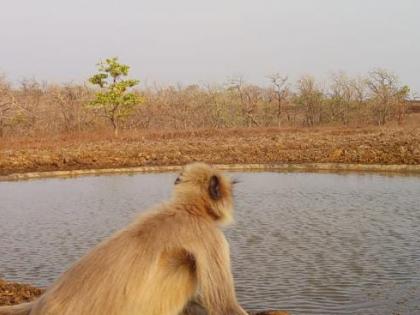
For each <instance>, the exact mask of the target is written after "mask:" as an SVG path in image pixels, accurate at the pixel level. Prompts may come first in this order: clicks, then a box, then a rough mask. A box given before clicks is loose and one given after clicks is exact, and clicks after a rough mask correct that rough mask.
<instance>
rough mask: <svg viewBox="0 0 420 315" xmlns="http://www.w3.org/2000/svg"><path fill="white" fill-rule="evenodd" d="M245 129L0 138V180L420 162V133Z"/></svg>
mask: <svg viewBox="0 0 420 315" xmlns="http://www.w3.org/2000/svg"><path fill="white" fill-rule="evenodd" d="M418 121H420V117H418V118H417V119H416V123H415V124H409V125H405V126H404V127H398V126H394V127H391V126H389V127H369V128H368V127H366V128H331V127H329V128H327V127H324V128H316V129H314V128H305V129H303V128H299V129H278V128H256V129H251V128H246V129H210V130H199V131H173V132H169V131H166V132H152V131H143V132H124V133H122V134H120V136H119V137H118V138H115V137H114V136H113V134H112V133H111V132H109V133H108V134H106V133H104V134H90V133H88V134H77V135H64V136H55V137H45V138H28V137H24V138H13V139H10V140H7V139H5V140H3V142H2V147H1V150H0V154H1V158H0V174H1V175H7V174H10V173H15V172H28V171H55V170H73V169H92V168H93V169H95V168H116V167H131V166H156V165H158V166H160V165H180V164H185V163H187V162H191V161H195V160H200V161H206V162H210V163H217V164H248V163H316V162H318V163H328V162H334V163H361V164H420V128H417V127H416V126H417V125H418V124H417V122H418Z"/></svg>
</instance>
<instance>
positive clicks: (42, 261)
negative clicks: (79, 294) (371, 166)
mask: <svg viewBox="0 0 420 315" xmlns="http://www.w3.org/2000/svg"><path fill="white" fill-rule="evenodd" d="M232 176H233V177H235V178H237V179H238V180H240V183H239V184H238V185H236V191H235V200H236V223H235V224H234V225H233V226H231V227H229V228H227V230H226V234H227V237H228V240H229V242H230V244H231V255H232V265H233V272H234V277H235V283H236V287H237V294H238V298H239V300H240V302H241V303H242V305H243V306H244V307H245V308H247V309H270V308H273V309H287V310H289V311H291V313H292V314H296V315H297V314H420V177H419V176H402V175H395V176H389V175H380V174H330V173H275V172H258V173H232ZM174 179H175V174H168V173H166V174H136V175H112V176H92V177H78V178H69V179H42V180H33V181H18V182H0V277H3V278H5V279H8V280H11V281H23V282H29V283H32V284H34V285H38V286H47V285H49V284H50V283H51V282H52V281H53V280H54V279H55V278H56V277H57V276H58V275H59V274H60V273H61V272H63V271H64V270H65V269H67V268H68V267H69V265H70V264H72V263H73V262H74V261H75V260H77V259H78V258H79V257H81V256H82V255H83V254H84V253H86V251H87V250H88V249H89V248H91V247H93V246H94V245H95V244H97V243H98V242H99V241H100V240H102V239H103V238H105V237H107V236H108V235H110V234H111V233H112V232H113V231H115V230H117V229H120V228H121V227H123V226H125V225H126V224H127V223H128V222H130V221H131V220H132V219H133V218H134V217H135V216H136V215H137V214H138V213H141V212H142V211H143V210H144V209H146V208H147V207H149V206H151V205H153V204H154V203H156V202H159V201H161V200H163V199H166V198H168V196H169V194H170V190H171V187H172V184H173V182H174Z"/></svg>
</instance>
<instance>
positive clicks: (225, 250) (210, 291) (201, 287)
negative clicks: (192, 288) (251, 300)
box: [196, 232, 247, 315]
mask: <svg viewBox="0 0 420 315" xmlns="http://www.w3.org/2000/svg"><path fill="white" fill-rule="evenodd" d="M213 236H214V237H215V238H216V239H215V240H213V241H212V242H208V241H207V242H206V244H207V246H206V247H207V248H206V249H207V250H206V252H205V253H201V255H197V256H196V259H197V264H196V268H197V269H196V272H197V280H198V292H199V300H200V302H201V304H202V305H203V307H204V308H205V309H206V310H207V312H208V314H209V315H245V314H247V313H246V312H245V311H244V310H243V309H242V307H241V306H240V305H239V304H238V302H237V300H236V294H235V288H234V284H233V277H232V272H231V268H230V257H229V246H228V243H227V241H226V239H225V237H224V236H223V234H222V233H221V232H220V234H219V233H217V234H216V235H213ZM209 244H217V246H209Z"/></svg>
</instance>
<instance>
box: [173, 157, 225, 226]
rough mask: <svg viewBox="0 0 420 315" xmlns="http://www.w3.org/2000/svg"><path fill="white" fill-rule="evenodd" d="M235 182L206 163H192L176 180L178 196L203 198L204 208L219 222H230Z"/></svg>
mask: <svg viewBox="0 0 420 315" xmlns="http://www.w3.org/2000/svg"><path fill="white" fill-rule="evenodd" d="M232 187H233V183H232V181H231V179H230V178H229V177H227V176H225V175H223V174H222V173H221V172H220V171H218V170H216V169H215V168H213V167H211V166H210V165H208V164H205V163H192V164H188V165H186V166H185V168H184V170H183V171H182V172H181V173H180V174H179V176H178V177H177V179H176V180H175V189H174V190H175V195H176V196H177V197H184V199H185V197H188V198H194V200H195V201H196V202H197V200H198V199H200V200H201V202H202V203H204V204H203V206H204V208H206V209H207V211H208V212H209V214H210V215H211V216H212V217H213V218H214V219H215V220H216V221H218V222H219V223H229V222H230V221H231V220H232V216H233V198H232Z"/></svg>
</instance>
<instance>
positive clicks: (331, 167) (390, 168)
mask: <svg viewBox="0 0 420 315" xmlns="http://www.w3.org/2000/svg"><path fill="white" fill-rule="evenodd" d="M214 166H215V167H217V168H219V169H222V170H226V171H278V172H285V171H288V172H299V171H300V172H370V173H375V172H376V173H400V174H420V165H377V164H372V165H369V164H345V163H342V164H340V163H302V164H232V165H227V164H216V165H214ZM181 168H182V166H180V165H172V166H149V167H147V166H146V167H127V168H109V169H82V170H70V171H50V172H47V171H46V172H28V173H14V174H10V175H4V176H0V181H16V180H28V179H41V178H54V177H75V176H89V175H106V174H135V173H153V172H176V171H179V170H180V169H181Z"/></svg>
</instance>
